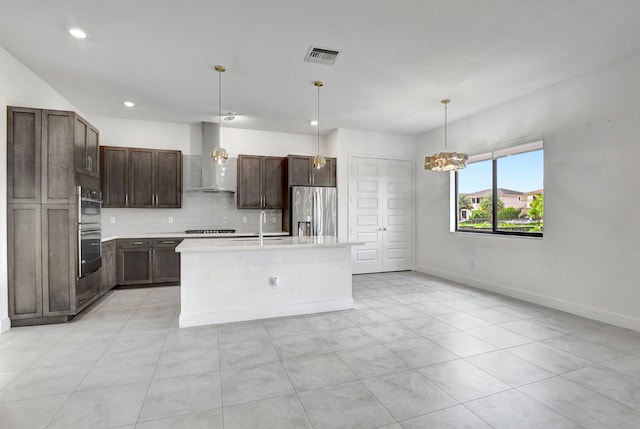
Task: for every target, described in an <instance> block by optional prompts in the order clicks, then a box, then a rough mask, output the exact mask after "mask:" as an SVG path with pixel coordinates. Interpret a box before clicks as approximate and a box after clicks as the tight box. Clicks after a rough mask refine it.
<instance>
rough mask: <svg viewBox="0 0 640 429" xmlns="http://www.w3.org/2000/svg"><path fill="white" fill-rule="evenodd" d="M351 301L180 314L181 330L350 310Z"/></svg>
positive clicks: (349, 299) (342, 300) (351, 306)
mask: <svg viewBox="0 0 640 429" xmlns="http://www.w3.org/2000/svg"><path fill="white" fill-rule="evenodd" d="M352 308H353V299H352V298H348V299H341V300H336V301H322V302H312V303H303V304H293V305H282V306H277V307H262V308H243V309H238V310H227V311H216V312H212V313H197V314H184V313H180V320H179V324H180V327H181V328H188V327H191V326H203V325H215V324H218V323H230V322H241V321H245V320H258V319H270V318H273V317H286V316H296V315H301V314H313V313H324V312H327V311H339V310H350V309H352Z"/></svg>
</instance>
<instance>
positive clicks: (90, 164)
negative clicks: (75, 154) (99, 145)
mask: <svg viewBox="0 0 640 429" xmlns="http://www.w3.org/2000/svg"><path fill="white" fill-rule="evenodd" d="M87 158H88V159H89V171H91V167H92V166H93V162H92V161H93V160H92V159H91V157H90V156H87Z"/></svg>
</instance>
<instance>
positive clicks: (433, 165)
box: [424, 99, 469, 171]
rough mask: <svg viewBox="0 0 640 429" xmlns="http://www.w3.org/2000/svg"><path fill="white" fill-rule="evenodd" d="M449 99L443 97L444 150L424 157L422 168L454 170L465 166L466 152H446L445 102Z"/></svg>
mask: <svg viewBox="0 0 640 429" xmlns="http://www.w3.org/2000/svg"><path fill="white" fill-rule="evenodd" d="M450 101H451V100H449V99H444V100H442V101H441V103H442V104H444V152H438V153H436V154H434V155H432V156H425V157H424V169H425V170H431V171H456V170H459V169H461V168H465V167H466V166H467V161H468V160H469V156H468V155H467V154H466V153H460V152H447V104H449V102H450Z"/></svg>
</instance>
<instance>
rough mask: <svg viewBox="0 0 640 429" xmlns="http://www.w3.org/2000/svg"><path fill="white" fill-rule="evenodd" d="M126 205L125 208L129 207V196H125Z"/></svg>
mask: <svg viewBox="0 0 640 429" xmlns="http://www.w3.org/2000/svg"><path fill="white" fill-rule="evenodd" d="M124 205H125V206H128V205H129V194H124Z"/></svg>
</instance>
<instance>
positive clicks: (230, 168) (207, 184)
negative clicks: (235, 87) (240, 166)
mask: <svg viewBox="0 0 640 429" xmlns="http://www.w3.org/2000/svg"><path fill="white" fill-rule="evenodd" d="M218 128H219V124H217V123H215V122H203V123H202V156H201V157H198V156H191V157H187V159H185V165H184V167H185V168H184V173H185V177H184V183H185V185H187V186H186V191H187V192H230V193H234V192H235V191H236V174H237V158H229V159H228V160H227V162H225V163H222V164H219V163H217V162H214V161H213V160H212V159H211V152H212V151H213V150H214V149H215V148H216V147H219V146H220V144H219V143H220V142H219V141H218V140H219V137H220V133H219V132H218ZM183 158H184V157H183ZM190 158H191V159H190ZM196 158H199V159H196ZM197 164H200V170H201V174H200V175H199V176H200V177H199V178H201V180H202V181H201V182H200V181H198V177H197V176H198V174H197V173H196V171H197V170H198V165H197ZM198 182H200V183H198Z"/></svg>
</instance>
